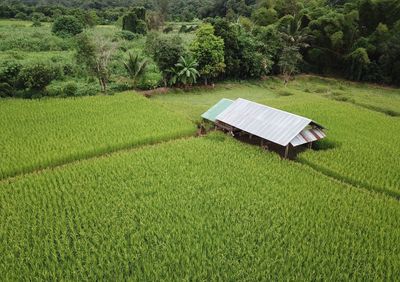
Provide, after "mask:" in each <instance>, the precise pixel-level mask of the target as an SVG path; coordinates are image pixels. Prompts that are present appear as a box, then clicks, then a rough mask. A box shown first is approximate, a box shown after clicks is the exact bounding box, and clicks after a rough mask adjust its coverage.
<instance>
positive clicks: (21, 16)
mask: <svg viewBox="0 0 400 282" xmlns="http://www.w3.org/2000/svg"><path fill="white" fill-rule="evenodd" d="M15 18H16V19H19V20H28V19H29V17H28V15H27V14H25V13H24V12H18V13H17V14H16V15H15Z"/></svg>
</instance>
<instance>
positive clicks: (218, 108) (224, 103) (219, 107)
mask: <svg viewBox="0 0 400 282" xmlns="http://www.w3.org/2000/svg"><path fill="white" fill-rule="evenodd" d="M232 103H233V101H232V100H229V99H225V98H223V99H221V100H220V101H219V102H218V103H216V104H215V105H214V106H212V107H211V108H210V109H209V110H208V111H207V112H205V113H204V114H202V115H201V117H202V118H204V119H207V120H209V121H212V122H215V118H216V117H217V116H218V115H219V114H220V113H222V112H223V111H225V110H226V109H227V108H228V107H229V106H230V105H232Z"/></svg>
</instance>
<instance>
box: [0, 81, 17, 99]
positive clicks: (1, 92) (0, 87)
mask: <svg viewBox="0 0 400 282" xmlns="http://www.w3.org/2000/svg"><path fill="white" fill-rule="evenodd" d="M13 92H14V89H13V88H12V87H11V86H10V84H8V83H6V82H0V98H5V97H11V96H13Z"/></svg>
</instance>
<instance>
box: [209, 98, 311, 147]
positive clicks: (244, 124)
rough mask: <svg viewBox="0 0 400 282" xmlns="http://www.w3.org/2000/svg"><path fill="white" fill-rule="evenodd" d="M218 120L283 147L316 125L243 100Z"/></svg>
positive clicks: (237, 102) (222, 114) (300, 117)
mask: <svg viewBox="0 0 400 282" xmlns="http://www.w3.org/2000/svg"><path fill="white" fill-rule="evenodd" d="M216 120H219V121H222V122H225V123H227V124H229V125H231V126H234V127H236V128H238V129H241V130H243V131H246V132H248V133H251V134H253V135H256V136H259V137H261V138H264V139H266V140H269V141H272V142H274V143H276V144H279V145H282V146H286V145H288V144H289V142H290V141H291V140H292V139H293V138H295V137H296V136H297V135H298V134H299V133H300V132H301V131H302V130H303V129H304V128H305V127H306V126H307V125H309V124H310V123H314V122H313V121H312V120H311V119H308V118H305V117H302V116H298V115H295V114H292V113H288V112H285V111H282V110H278V109H274V108H271V107H268V106H264V105H261V104H258V103H255V102H251V101H248V100H245V99H241V98H239V99H237V100H236V101H234V102H233V103H232V104H231V105H230V106H229V107H227V108H226V109H225V110H224V111H223V112H221V113H220V114H219V115H218V116H216ZM315 124H316V123H315Z"/></svg>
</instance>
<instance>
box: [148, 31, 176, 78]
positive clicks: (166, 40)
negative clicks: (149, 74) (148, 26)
mask: <svg viewBox="0 0 400 282" xmlns="http://www.w3.org/2000/svg"><path fill="white" fill-rule="evenodd" d="M151 38H153V37H150V38H148V39H149V40H151ZM153 39H154V40H152V43H149V45H152V48H151V49H152V50H149V51H150V52H151V51H152V52H151V55H152V57H153V59H154V61H155V62H156V64H157V66H158V68H159V69H160V71H161V72H162V74H163V78H164V84H165V85H166V84H167V82H168V80H169V79H170V75H171V72H170V71H169V70H170V69H171V68H174V67H175V64H176V63H177V62H178V60H179V58H180V57H181V56H182V55H183V52H184V47H183V41H182V38H181V37H179V36H173V37H170V36H162V37H159V36H156V37H154V38H153ZM146 45H148V44H146ZM149 49H150V48H149Z"/></svg>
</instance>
